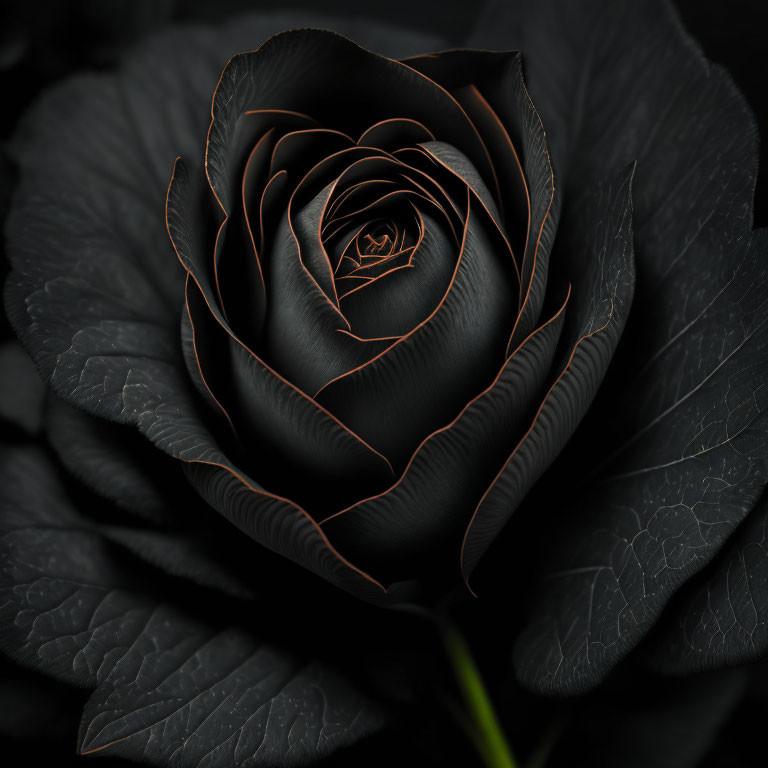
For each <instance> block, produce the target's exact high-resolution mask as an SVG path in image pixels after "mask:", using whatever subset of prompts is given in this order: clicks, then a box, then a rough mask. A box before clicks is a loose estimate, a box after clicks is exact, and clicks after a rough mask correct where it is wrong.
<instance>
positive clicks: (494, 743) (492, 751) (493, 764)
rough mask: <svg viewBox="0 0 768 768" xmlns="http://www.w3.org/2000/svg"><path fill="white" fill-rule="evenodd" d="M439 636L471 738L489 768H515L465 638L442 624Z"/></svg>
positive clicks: (451, 626) (450, 625)
mask: <svg viewBox="0 0 768 768" xmlns="http://www.w3.org/2000/svg"><path fill="white" fill-rule="evenodd" d="M442 637H443V642H444V643H445V648H446V651H447V653H448V659H449V660H450V662H451V667H452V668H453V673H454V675H455V676H456V681H457V682H458V684H459V688H460V689H461V693H462V696H463V697H464V702H465V704H466V706H467V709H468V711H469V714H470V716H471V718H472V725H473V726H474V727H473V728H472V732H473V733H474V735H475V738H474V739H473V741H475V746H476V747H477V750H478V752H479V753H480V756H481V757H482V758H483V762H484V763H485V764H486V765H487V766H488V768H517V764H516V763H515V760H514V758H513V757H512V752H511V750H510V749H509V745H508V744H507V740H506V738H505V737H504V732H503V731H502V730H501V726H500V725H499V721H498V719H497V717H496V712H495V711H494V709H493V704H491V700H490V698H489V697H488V691H486V689H485V685H484V684H483V679H482V677H481V676H480V672H479V671H478V669H477V665H476V664H475V660H474V659H473V658H472V653H471V652H470V650H469V646H468V645H467V642H466V640H465V639H464V637H463V636H462V635H461V634H460V633H459V631H458V630H457V629H456V627H454V626H453V625H452V624H448V623H445V624H443V627H442Z"/></svg>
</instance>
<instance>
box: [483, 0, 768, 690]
mask: <svg viewBox="0 0 768 768" xmlns="http://www.w3.org/2000/svg"><path fill="white" fill-rule="evenodd" d="M488 20H491V21H492V25H493V26H492V27H491V26H490V25H489V24H488ZM504 30H507V31H508V34H503V31H504ZM500 37H503V43H504V46H505V47H507V46H509V45H511V44H515V45H516V46H519V47H521V48H522V50H524V51H526V52H527V53H528V57H527V74H528V81H529V83H530V88H531V93H532V96H533V99H534V102H535V103H536V106H537V109H538V110H539V112H540V113H541V115H542V119H543V121H544V124H545V126H546V127H547V130H548V132H549V133H548V135H549V137H550V139H551V145H552V149H553V155H554V160H555V166H556V169H557V170H559V171H560V173H561V176H562V179H563V185H564V187H565V199H566V201H570V200H577V199H578V197H579V190H580V189H582V188H584V185H585V184H586V182H587V181H588V180H589V179H591V178H594V177H595V176H602V175H604V174H606V173H608V172H610V171H611V169H613V168H616V167H619V166H621V165H624V164H625V163H627V162H629V161H632V160H636V161H637V174H636V180H635V187H634V188H635V192H634V207H635V222H636V226H635V248H636V261H637V273H638V276H637V291H636V297H635V302H634V304H633V310H632V315H631V317H630V320H629V324H628V327H627V331H626V333H625V335H624V339H623V341H622V345H621V347H620V350H619V357H618V358H617V360H616V363H615V365H614V366H613V368H612V370H611V372H610V373H609V376H608V379H607V381H606V385H605V387H604V390H603V392H602V393H601V395H602V397H601V399H599V400H598V404H599V403H600V402H604V403H605V406H604V408H602V409H601V408H598V409H597V410H596V411H595V415H594V417H593V418H591V419H590V421H589V423H588V425H587V427H585V429H584V430H582V432H581V434H580V435H578V436H577V440H576V442H575V443H574V446H573V451H572V454H571V455H572V456H573V457H575V458H574V459H573V460H574V461H575V463H576V465H579V462H580V461H581V465H582V469H583V471H584V473H586V474H587V475H588V476H587V477H586V479H584V478H582V480H583V481H582V483H581V484H582V486H583V487H582V489H581V490H579V491H578V492H572V493H570V494H569V497H568V498H567V499H562V498H561V499H560V500H559V501H558V500H557V499H555V500H554V501H553V503H554V504H555V505H556V506H555V508H557V509H560V510H562V517H558V522H557V528H556V530H557V537H556V540H554V539H553V538H552V537H551V536H550V537H548V539H547V541H546V542H545V549H546V550H547V551H546V556H545V561H546V567H545V571H544V573H543V574H542V576H543V580H544V585H543V592H542V593H540V594H538V595H537V597H536V600H535V603H534V609H533V615H532V618H531V621H530V623H529V625H528V628H527V629H526V631H525V632H524V633H523V635H522V637H521V639H520V642H519V643H518V647H517V652H516V665H517V670H518V674H519V675H520V676H521V678H522V679H523V680H524V681H525V682H526V683H527V684H528V685H531V686H535V687H536V688H538V689H540V690H544V691H548V692H555V691H559V692H575V691H580V690H583V689H585V688H588V687H590V686H592V685H594V684H595V683H597V682H598V681H599V680H600V679H602V678H603V677H604V676H605V674H606V673H607V671H608V670H609V669H610V668H611V667H612V666H614V665H615V664H616V663H617V662H618V660H619V659H621V658H622V657H623V656H625V655H626V653H627V652H628V651H629V650H630V649H631V648H632V647H633V646H634V645H635V644H636V643H637V642H638V641H639V639H640V638H641V637H642V636H643V635H644V634H645V633H646V632H647V631H648V630H649V629H650V628H651V627H652V626H653V624H654V622H655V621H656V619H657V617H658V615H659V614H660V612H661V610H662V608H663V607H664V606H665V605H666V603H667V602H668V601H669V599H670V598H671V596H672V595H673V594H674V592H675V590H676V589H677V588H678V587H679V586H680V585H681V584H683V582H684V581H685V580H686V579H687V578H689V577H690V576H691V575H693V574H694V573H696V572H697V571H699V570H700V569H701V568H702V567H703V566H704V565H705V564H706V563H707V562H708V561H710V560H711V558H712V557H713V556H714V554H715V553H716V552H717V551H718V550H719V549H720V547H721V546H722V545H723V543H724V542H725V540H726V539H727V538H728V536H729V535H730V534H731V533H732V532H733V531H734V530H735V528H736V527H737V525H738V524H739V522H740V521H742V520H743V519H744V518H745V516H746V515H747V514H748V513H749V511H750V510H751V509H752V507H753V506H754V504H755V502H756V501H757V499H758V497H759V495H760V493H761V490H762V488H763V486H764V484H765V482H766V479H768V441H766V439H765V429H766V427H765V418H766V417H765V408H766V405H767V404H768V402H767V401H766V398H768V390H766V389H765V387H764V380H765V371H766V366H768V356H767V355H768V352H767V346H766V345H767V344H768V329H766V326H765V320H766V311H768V274H767V273H766V268H765V265H764V263H765V252H766V240H765V236H764V235H763V234H762V233H756V234H755V235H754V236H753V233H752V231H751V226H752V218H751V209H752V191H753V188H754V171H755V165H756V161H755V144H756V142H755V138H756V137H755V130H754V125H753V122H752V120H751V117H750V115H749V112H748V110H747V108H746V106H745V104H744V102H743V100H742V99H741V97H740V96H739V95H738V94H737V93H736V91H735V89H734V88H733V86H732V84H731V82H730V79H729V78H728V77H727V76H726V75H725V73H724V72H723V71H722V70H720V69H719V68H718V67H714V66H710V65H709V64H708V63H707V62H705V61H704V60H703V58H702V57H701V55H700V53H699V52H698V50H697V49H696V47H695V45H694V44H693V43H692V42H691V41H690V40H689V39H688V38H687V37H686V35H685V34H684V32H683V31H682V30H681V28H680V25H679V22H678V20H677V18H676V17H675V16H674V13H673V12H672V10H671V9H670V7H669V6H668V5H667V4H666V3H664V2H648V3H632V2H619V3H612V4H611V5H610V7H606V6H605V5H604V4H602V3H599V2H591V1H590V0H584V1H583V2H580V3H566V2H560V1H559V0H549V1H547V2H543V3H539V4H537V5H536V6H534V5H528V4H523V3H520V4H516V3H506V4H502V3H498V4H496V5H494V6H493V7H492V8H490V9H489V15H488V17H487V21H486V23H484V24H483V23H481V24H480V26H479V27H478V35H477V39H476V42H482V43H483V44H488V45H494V44H495V43H494V40H495V41H496V42H498V41H499V39H500ZM561 236H562V237H563V238H564V239H565V241H566V242H567V239H568V231H567V230H566V229H564V228H561V231H560V232H559V234H558V239H560V237H561ZM579 456H581V457H582V458H581V459H579ZM585 457H586V458H585ZM596 465H598V466H596ZM550 525H554V523H553V522H552V523H550Z"/></svg>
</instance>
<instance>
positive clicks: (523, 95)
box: [409, 40, 560, 353]
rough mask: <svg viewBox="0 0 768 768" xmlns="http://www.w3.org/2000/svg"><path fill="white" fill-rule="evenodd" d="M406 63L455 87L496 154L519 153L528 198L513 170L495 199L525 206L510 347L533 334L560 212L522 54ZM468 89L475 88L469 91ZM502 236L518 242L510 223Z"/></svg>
mask: <svg viewBox="0 0 768 768" xmlns="http://www.w3.org/2000/svg"><path fill="white" fill-rule="evenodd" d="M514 42H515V41H514V40H503V41H502V40H497V44H496V45H495V46H491V47H498V48H500V49H502V50H505V51H506V50H509V48H510V47H511V46H512V45H514ZM480 47H489V46H485V45H482V46H480ZM409 63H410V64H411V65H412V66H413V67H414V68H416V69H418V70H419V71H421V72H424V73H425V74H427V75H428V76H430V77H433V78H436V79H437V80H438V82H440V83H441V84H443V85H444V86H445V87H446V88H448V89H450V90H451V91H455V92H456V94H457V98H459V100H460V101H461V102H462V103H463V104H464V105H465V106H466V108H467V110H468V112H469V114H470V116H475V119H476V120H477V126H478V130H479V131H480V133H481V136H483V138H484V140H485V142H486V143H487V145H488V146H490V147H493V148H495V149H496V150H497V151H499V152H501V153H502V155H503V157H504V158H505V159H506V160H509V159H510V156H511V155H512V154H515V153H516V154H519V160H520V162H521V164H522V171H523V175H524V182H525V184H526V188H525V199H524V200H523V199H521V198H522V196H521V189H520V183H519V178H518V177H517V176H516V175H515V174H514V173H510V172H509V171H506V172H504V173H502V174H501V175H500V176H499V178H501V179H502V181H503V182H504V183H505V186H504V187H503V188H502V189H501V200H500V202H501V203H502V205H504V208H505V212H506V211H512V210H515V211H520V210H523V209H524V207H525V208H527V210H528V219H527V222H526V223H527V227H526V232H525V239H524V241H523V242H524V246H523V249H522V253H518V254H517V259H518V261H519V262H520V265H519V266H520V313H519V316H518V320H517V323H516V325H515V328H514V330H513V333H512V337H511V338H510V341H509V345H508V349H507V351H508V353H509V352H511V351H512V350H513V349H515V348H516V347H517V346H518V345H519V344H520V342H521V341H522V340H523V339H524V338H525V337H526V336H527V335H528V334H529V333H530V332H531V330H532V329H533V328H534V327H535V325H536V322H537V320H538V318H539V315H540V313H541V308H542V306H543V304H544V293H545V289H546V285H547V273H548V267H549V253H550V250H551V248H552V243H553V242H554V237H555V232H556V230H557V221H558V218H559V213H560V191H559V186H558V185H556V184H555V176H554V171H553V169H552V163H551V162H550V157H549V150H548V148H547V135H546V134H545V132H544V128H545V126H542V123H541V119H540V118H539V114H538V113H537V111H536V109H535V108H534V105H533V102H532V101H531V98H530V96H529V95H528V91H527V89H526V86H525V82H524V81H523V73H522V62H521V58H520V54H519V53H489V52H485V51H448V52H446V53H442V54H438V55H436V56H422V57H417V58H415V59H411V60H409ZM470 87H472V88H474V89H475V90H474V91H472V92H470V93H467V89H468V88H470ZM478 92H479V98H478ZM486 105H487V107H490V109H491V111H492V112H493V113H494V114H495V115H496V116H497V118H498V120H499V121H500V122H501V124H502V126H503V129H504V132H505V133H507V134H508V137H509V142H508V143H507V142H506V141H505V138H504V136H500V135H499V130H498V128H499V126H498V124H496V122H495V121H492V122H493V124H492V125H488V120H489V118H488V114H487V112H488V110H487V108H485V107H486ZM481 110H482V111H481ZM479 112H480V114H478V113H479ZM550 130H551V129H550ZM510 145H511V146H510ZM520 223H521V222H520V219H518V218H517V217H515V216H511V218H508V219H507V224H508V226H509V227H513V226H515V225H519V224H520ZM507 236H508V238H509V240H510V242H511V243H514V244H517V243H519V242H520V241H521V239H520V237H519V233H517V232H515V231H514V230H513V229H509V230H508V232H507Z"/></svg>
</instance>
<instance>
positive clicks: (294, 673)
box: [0, 449, 382, 766]
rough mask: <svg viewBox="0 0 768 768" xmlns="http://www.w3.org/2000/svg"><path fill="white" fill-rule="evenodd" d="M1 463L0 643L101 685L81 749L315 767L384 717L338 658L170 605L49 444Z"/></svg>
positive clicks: (62, 673) (197, 761) (164, 759)
mask: <svg viewBox="0 0 768 768" xmlns="http://www.w3.org/2000/svg"><path fill="white" fill-rule="evenodd" d="M2 462H3V463H2V476H3V484H2V498H1V499H0V532H1V537H0V548H1V549H2V559H1V562H2V572H1V573H2V576H1V577H0V592H2V599H1V600H0V606H1V607H0V618H1V619H2V623H1V626H2V632H1V633H0V645H2V648H3V650H4V651H5V652H7V653H8V654H10V655H11V656H12V657H13V658H14V659H15V660H16V661H18V662H21V663H22V664H25V665H27V666H31V667H34V668H35V669H40V670H42V671H44V672H46V673H48V674H53V675H56V676H57V677H59V678H60V679H62V680H64V681H66V682H69V683H73V684H76V685H81V686H85V687H88V688H93V689H95V690H94V693H93V694H92V696H91V698H90V700H89V702H88V704H87V705H86V708H85V712H84V715H83V720H82V726H81V734H80V749H81V751H82V752H94V751H99V750H102V749H108V750H109V751H110V752H111V753H114V754H117V755H122V756H125V757H128V758H132V759H134V760H138V761H143V762H148V763H150V764H152V765H158V766H167V765H175V766H186V765H193V764H194V765H220V764H221V762H222V761H225V762H227V763H228V764H232V765H245V764H248V765H274V764H276V763H279V764H282V765H304V764H306V763H307V762H311V761H312V760H314V759H318V758H320V757H322V756H324V755H326V754H328V753H330V752H332V751H333V750H335V749H337V748H338V747H341V746H344V745H346V744H349V743H351V742H353V741H355V740H357V739H359V738H361V737H363V736H365V735H367V734H368V733H370V732H372V731H373V730H375V729H376V728H377V727H379V726H380V725H381V723H382V716H381V713H380V712H378V710H377V709H376V708H375V707H374V706H373V705H371V704H370V703H369V702H368V701H367V700H366V699H365V698H364V697H363V696H362V695H361V694H360V693H359V692H358V691H357V690H356V689H355V688H354V687H353V686H351V685H350V684H349V683H347V682H346V681H345V680H344V679H343V678H342V677H341V676H340V675H339V674H337V673H336V672H334V671H332V670H331V669H328V668H326V667H324V666H323V665H321V664H318V663H314V662H312V661H307V660H305V659H301V658H298V657H295V656H294V655H293V654H292V653H287V652H284V651H282V650H280V649H279V648H277V647H274V646H272V645H270V644H268V643H266V642H264V641H263V640H260V639H259V638H258V637H256V636H254V635H252V634H251V633H250V632H248V631H245V630H243V629H240V628H238V627H236V626H223V627H222V626H217V625H215V624H209V623H206V622H205V621H204V620H201V619H196V618H193V617H191V616H190V615H188V614H187V613H185V612H183V611H181V610H178V609H176V608H174V607H173V606H170V605H167V604H164V603H163V602H162V601H161V600H159V599H158V597H157V596H156V595H157V591H156V589H152V586H151V584H150V583H148V582H146V581H143V582H142V581H141V580H140V579H139V578H137V576H136V574H135V573H134V571H132V570H130V569H128V568H125V567H124V565H123V564H122V563H121V562H120V561H119V560H117V559H116V558H115V556H114V552H113V551H112V550H111V549H110V545H109V544H108V543H107V542H105V540H104V539H103V538H102V537H101V536H100V535H98V534H97V533H96V532H95V531H94V530H93V529H92V528H91V526H90V525H89V524H87V523H84V521H83V520H82V518H81V517H80V516H79V514H78V513H77V511H76V510H75V509H74V508H73V507H71V506H70V505H69V504H68V502H67V500H66V492H65V490H64V488H63V487H62V486H61V485H60V483H59V482H58V481H57V479H56V476H55V470H54V468H53V467H52V466H51V465H50V464H49V463H48V462H47V460H46V459H45V458H44V457H43V456H42V455H41V454H39V453H37V452H35V451H32V450H30V451H21V450H18V449H17V450H16V451H15V452H14V453H13V455H9V454H8V452H6V453H5V454H4V455H3V457H2ZM150 595H152V596H150Z"/></svg>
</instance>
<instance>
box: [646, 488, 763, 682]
mask: <svg viewBox="0 0 768 768" xmlns="http://www.w3.org/2000/svg"><path fill="white" fill-rule="evenodd" d="M767 528H768V499H767V498H765V496H764V498H763V499H762V500H761V502H760V504H758V506H757V507H756V508H755V509H753V510H752V511H751V512H750V513H749V516H748V517H747V519H746V520H745V521H744V522H743V523H742V524H741V527H740V528H739V529H738V530H737V531H736V533H735V534H734V535H733V536H732V537H731V539H729V541H728V544H727V545H726V546H725V547H724V548H723V551H722V552H720V553H719V554H718V555H717V557H716V558H715V560H714V562H713V563H712V566H711V567H710V568H707V570H705V571H704V572H703V573H702V574H701V575H700V576H698V577H695V578H693V579H691V583H690V584H688V585H686V588H684V589H682V590H680V594H679V595H677V596H676V597H675V598H674V599H673V600H672V602H671V603H670V605H669V607H668V609H667V611H666V612H665V614H662V618H661V620H660V622H659V626H658V628H657V629H656V631H655V633H654V635H653V636H652V637H651V638H650V643H649V646H648V647H647V648H646V649H644V651H645V652H646V655H647V659H648V663H649V664H650V665H652V666H653V667H656V668H659V669H661V670H662V671H664V672H666V673H673V674H680V673H690V672H695V671H698V670H701V669H710V668H719V667H723V666H732V665H735V664H743V663H744V662H745V661H748V660H752V659H758V658H760V657H762V656H764V655H765V653H766V650H768V530H767Z"/></svg>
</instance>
